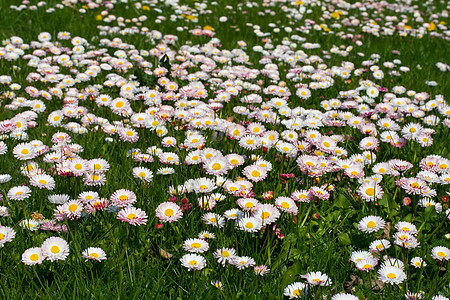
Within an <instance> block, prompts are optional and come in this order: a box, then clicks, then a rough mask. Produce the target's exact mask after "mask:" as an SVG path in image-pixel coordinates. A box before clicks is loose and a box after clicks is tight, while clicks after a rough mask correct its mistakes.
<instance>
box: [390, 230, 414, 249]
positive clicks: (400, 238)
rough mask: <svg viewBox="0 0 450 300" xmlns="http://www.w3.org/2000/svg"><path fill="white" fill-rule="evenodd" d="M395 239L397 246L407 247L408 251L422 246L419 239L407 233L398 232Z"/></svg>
mask: <svg viewBox="0 0 450 300" xmlns="http://www.w3.org/2000/svg"><path fill="white" fill-rule="evenodd" d="M393 238H394V243H395V244H396V245H399V246H402V247H405V248H407V249H412V248H416V247H419V245H420V242H418V241H417V238H415V237H414V236H413V235H412V234H410V233H408V232H405V231H399V232H396V233H395V234H394V236H393Z"/></svg>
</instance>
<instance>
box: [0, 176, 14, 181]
mask: <svg viewBox="0 0 450 300" xmlns="http://www.w3.org/2000/svg"><path fill="white" fill-rule="evenodd" d="M11 179H12V176H11V175H9V174H0V183H6V182H8V181H10V180H11Z"/></svg>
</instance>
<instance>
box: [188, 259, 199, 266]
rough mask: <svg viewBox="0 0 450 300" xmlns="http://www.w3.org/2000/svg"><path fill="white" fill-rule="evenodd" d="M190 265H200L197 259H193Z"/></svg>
mask: <svg viewBox="0 0 450 300" xmlns="http://www.w3.org/2000/svg"><path fill="white" fill-rule="evenodd" d="M189 265H190V266H197V265H198V262H197V261H196V260H191V261H190V262H189Z"/></svg>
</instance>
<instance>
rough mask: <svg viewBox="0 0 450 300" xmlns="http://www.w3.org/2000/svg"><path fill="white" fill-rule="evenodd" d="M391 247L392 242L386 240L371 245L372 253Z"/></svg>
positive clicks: (376, 241)
mask: <svg viewBox="0 0 450 300" xmlns="http://www.w3.org/2000/svg"><path fill="white" fill-rule="evenodd" d="M390 247H391V242H389V241H388V240H386V239H381V240H375V241H373V242H372V243H370V245H369V249H370V251H371V252H379V251H383V250H385V249H388V248H390Z"/></svg>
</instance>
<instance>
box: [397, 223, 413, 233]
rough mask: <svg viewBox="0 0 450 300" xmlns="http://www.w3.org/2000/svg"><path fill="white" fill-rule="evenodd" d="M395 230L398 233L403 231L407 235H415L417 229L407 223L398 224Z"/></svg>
mask: <svg viewBox="0 0 450 300" xmlns="http://www.w3.org/2000/svg"><path fill="white" fill-rule="evenodd" d="M395 229H397V230H398V231H404V232H407V233H409V234H417V228H416V226H415V225H414V224H411V223H409V222H398V223H397V224H396V225H395Z"/></svg>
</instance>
